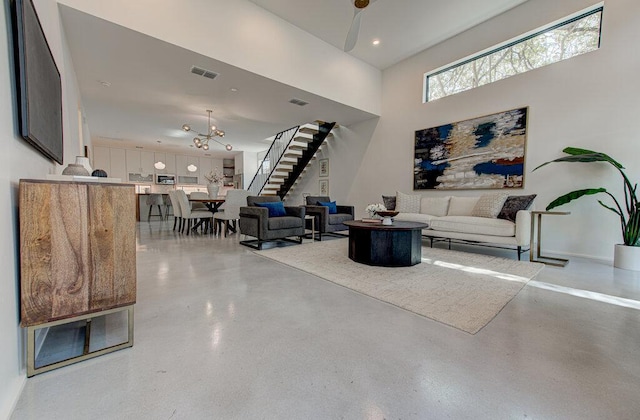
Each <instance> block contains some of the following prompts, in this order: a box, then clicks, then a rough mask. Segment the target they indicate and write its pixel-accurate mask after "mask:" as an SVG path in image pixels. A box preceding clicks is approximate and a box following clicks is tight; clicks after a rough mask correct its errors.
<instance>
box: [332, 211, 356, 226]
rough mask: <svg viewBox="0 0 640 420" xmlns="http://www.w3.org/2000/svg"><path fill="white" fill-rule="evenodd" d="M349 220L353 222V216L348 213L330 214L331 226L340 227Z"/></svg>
mask: <svg viewBox="0 0 640 420" xmlns="http://www.w3.org/2000/svg"><path fill="white" fill-rule="evenodd" d="M347 220H353V216H352V215H350V214H347V213H336V214H329V224H330V225H340V224H342V223H343V222H346V221H347Z"/></svg>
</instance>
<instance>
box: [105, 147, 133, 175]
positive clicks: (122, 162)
mask: <svg viewBox="0 0 640 420" xmlns="http://www.w3.org/2000/svg"><path fill="white" fill-rule="evenodd" d="M109 157H110V158H111V159H110V168H111V172H107V174H108V175H109V176H110V177H111V178H120V179H121V180H122V181H127V180H128V179H129V176H128V175H127V161H126V154H125V151H124V149H109Z"/></svg>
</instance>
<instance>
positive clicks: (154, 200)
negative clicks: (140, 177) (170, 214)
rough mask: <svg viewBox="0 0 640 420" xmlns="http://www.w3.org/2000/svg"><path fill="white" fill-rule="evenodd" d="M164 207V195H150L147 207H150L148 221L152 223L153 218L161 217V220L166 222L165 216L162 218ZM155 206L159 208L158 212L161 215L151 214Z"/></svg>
mask: <svg viewBox="0 0 640 420" xmlns="http://www.w3.org/2000/svg"><path fill="white" fill-rule="evenodd" d="M163 205H164V201H162V194H149V195H148V196H147V206H149V214H148V215H147V221H148V222H150V221H151V217H152V216H160V219H161V220H164V216H162V207H161V206H163ZM153 206H158V212H160V214H151V211H152V210H153Z"/></svg>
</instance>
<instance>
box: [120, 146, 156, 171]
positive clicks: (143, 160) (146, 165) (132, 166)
mask: <svg viewBox="0 0 640 420" xmlns="http://www.w3.org/2000/svg"><path fill="white" fill-rule="evenodd" d="M125 156H126V157H125V159H126V165H127V173H137V174H140V175H142V176H143V177H144V176H145V175H149V174H153V173H154V170H155V167H154V166H153V164H154V163H155V160H154V153H153V152H150V151H147V150H135V149H127V150H126V152H125Z"/></svg>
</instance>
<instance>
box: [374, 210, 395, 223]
mask: <svg viewBox="0 0 640 420" xmlns="http://www.w3.org/2000/svg"><path fill="white" fill-rule="evenodd" d="M398 213H400V212H399V211H395V210H379V211H377V212H376V214H377V215H378V216H380V217H382V224H383V225H390V224H392V223H393V221H392V220H391V218H392V217H395V216H397V215H398Z"/></svg>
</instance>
